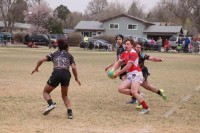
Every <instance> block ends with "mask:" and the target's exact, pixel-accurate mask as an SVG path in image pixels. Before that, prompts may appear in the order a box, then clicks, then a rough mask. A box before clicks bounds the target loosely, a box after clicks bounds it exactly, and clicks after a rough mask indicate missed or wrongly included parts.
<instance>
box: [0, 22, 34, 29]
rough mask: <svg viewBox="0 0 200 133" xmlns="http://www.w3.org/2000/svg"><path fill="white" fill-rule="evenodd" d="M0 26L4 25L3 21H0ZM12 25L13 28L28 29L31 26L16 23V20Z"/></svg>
mask: <svg viewBox="0 0 200 133" xmlns="http://www.w3.org/2000/svg"><path fill="white" fill-rule="evenodd" d="M0 27H5V25H4V22H3V21H0ZM14 27H15V28H22V29H30V28H31V24H26V23H17V22H15V24H14Z"/></svg>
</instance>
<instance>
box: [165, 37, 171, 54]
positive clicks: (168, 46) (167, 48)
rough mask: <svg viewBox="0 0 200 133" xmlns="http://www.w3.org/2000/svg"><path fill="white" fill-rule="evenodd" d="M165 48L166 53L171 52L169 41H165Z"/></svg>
mask: <svg viewBox="0 0 200 133" xmlns="http://www.w3.org/2000/svg"><path fill="white" fill-rule="evenodd" d="M164 47H165V51H166V52H169V48H170V45H169V41H168V39H166V40H165V42H164Z"/></svg>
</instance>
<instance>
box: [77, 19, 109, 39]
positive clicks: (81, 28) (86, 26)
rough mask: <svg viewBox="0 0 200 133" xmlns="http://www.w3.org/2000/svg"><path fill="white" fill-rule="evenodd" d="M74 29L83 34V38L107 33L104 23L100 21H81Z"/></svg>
mask: <svg viewBox="0 0 200 133" xmlns="http://www.w3.org/2000/svg"><path fill="white" fill-rule="evenodd" d="M74 29H75V30H76V31H78V32H81V33H82V35H83V36H88V37H92V36H99V35H102V33H103V32H104V31H105V29H104V28H103V23H101V22H99V21H80V22H79V23H78V24H77V25H76V26H75V27H74Z"/></svg>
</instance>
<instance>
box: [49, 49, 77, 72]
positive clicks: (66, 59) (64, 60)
mask: <svg viewBox="0 0 200 133" xmlns="http://www.w3.org/2000/svg"><path fill="white" fill-rule="evenodd" d="M46 57H47V59H48V61H52V62H53V64H54V70H55V69H67V70H69V67H70V65H71V64H72V63H75V62H74V57H73V56H72V55H71V54H70V53H68V52H67V51H65V50H62V51H60V50H58V51H56V52H54V53H50V54H48V55H47V56H46Z"/></svg>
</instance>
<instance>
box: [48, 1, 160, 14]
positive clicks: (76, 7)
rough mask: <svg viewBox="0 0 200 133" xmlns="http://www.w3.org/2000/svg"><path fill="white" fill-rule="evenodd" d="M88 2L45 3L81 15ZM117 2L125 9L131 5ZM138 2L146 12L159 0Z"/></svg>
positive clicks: (126, 2)
mask: <svg viewBox="0 0 200 133" xmlns="http://www.w3.org/2000/svg"><path fill="white" fill-rule="evenodd" d="M89 1H91V0H46V2H47V3H48V4H49V6H50V7H51V8H52V9H55V8H56V7H58V6H59V5H61V4H62V5H64V6H67V7H68V9H69V10H70V11H71V12H74V11H78V12H83V13H84V10H85V9H86V7H87V5H88V2H89ZM111 1H116V0H108V2H111ZM117 1H119V2H120V3H122V4H124V5H127V8H129V6H130V4H131V3H132V0H117ZM139 1H140V4H141V5H143V7H145V9H144V11H146V12H147V11H149V9H150V8H152V7H153V6H154V5H156V4H157V2H159V1H160V0H139Z"/></svg>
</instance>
